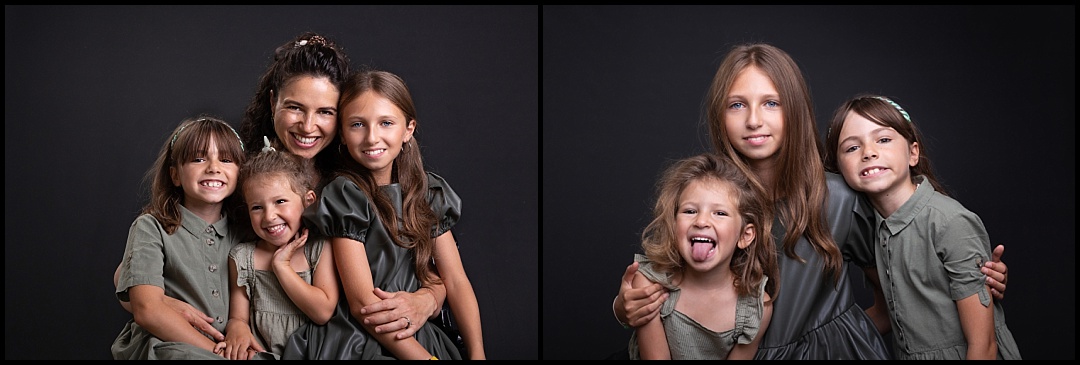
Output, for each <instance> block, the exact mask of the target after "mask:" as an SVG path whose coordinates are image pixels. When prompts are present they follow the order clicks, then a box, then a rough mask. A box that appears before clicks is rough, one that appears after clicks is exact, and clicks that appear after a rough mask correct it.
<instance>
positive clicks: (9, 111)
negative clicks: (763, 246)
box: [4, 6, 540, 359]
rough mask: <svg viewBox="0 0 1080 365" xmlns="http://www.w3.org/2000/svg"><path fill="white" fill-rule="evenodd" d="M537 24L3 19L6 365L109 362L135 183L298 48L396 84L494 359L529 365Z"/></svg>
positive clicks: (335, 11) (377, 17)
mask: <svg viewBox="0 0 1080 365" xmlns="http://www.w3.org/2000/svg"><path fill="white" fill-rule="evenodd" d="M538 9H539V7H538V6H522V7H509V6H500V7H467V6H449V7H375V6H372V7H361V6H353V7H339V6H252V7H242V6H212V7H211V6H139V7H127V6H88V7H36V6H5V7H4V28H5V32H4V38H5V47H4V51H5V70H4V74H5V117H6V120H5V126H4V131H5V142H6V146H5V147H6V148H5V152H6V154H5V159H4V161H5V169H4V171H5V174H6V175H5V227H6V229H5V236H4V237H5V244H6V245H5V246H6V247H5V251H4V253H5V260H4V261H5V264H6V265H5V287H4V294H5V305H6V306H5V327H6V331H5V355H4V357H5V359H110V358H111V356H110V355H109V345H110V344H111V343H112V341H113V339H114V338H115V337H116V335H117V334H118V333H119V332H120V329H121V327H122V326H123V324H124V322H125V321H126V320H127V319H128V318H130V315H129V314H127V312H125V311H123V309H122V308H121V307H120V306H119V305H118V304H117V301H116V299H115V296H114V295H113V294H112V292H113V288H112V274H113V270H114V269H115V268H116V265H117V264H118V263H119V262H120V258H121V255H122V254H123V250H124V242H125V239H126V237H127V230H128V227H129V226H130V225H131V222H132V221H133V219H134V218H135V216H136V215H137V212H138V210H139V208H140V207H141V205H142V204H143V203H145V202H146V196H145V194H144V192H145V189H144V185H142V184H141V178H142V176H143V173H144V172H145V171H146V170H147V169H148V168H149V167H150V165H151V163H152V162H153V159H154V158H155V156H156V153H157V152H158V149H159V148H160V146H161V145H162V143H164V142H165V141H166V139H167V138H168V137H167V134H168V133H170V131H172V130H173V128H174V127H175V126H176V125H177V124H178V123H179V122H180V121H181V120H182V119H183V118H185V117H189V116H193V115H195V114H198V113H202V112H208V113H212V114H216V115H219V116H221V117H224V118H225V119H226V120H227V121H228V122H229V123H230V124H232V125H233V126H234V127H236V126H239V123H240V117H241V115H242V113H243V110H244V108H245V107H246V106H247V104H248V101H249V100H250V98H251V96H252V95H253V93H254V91H255V86H256V83H257V81H258V77H259V76H260V75H261V73H262V71H263V70H264V69H265V66H266V64H267V62H268V61H269V59H270V56H271V53H272V51H273V49H274V48H275V47H276V46H278V45H279V44H281V43H283V42H285V41H287V40H289V39H292V38H293V37H294V36H296V35H298V34H299V33H301V32H303V31H308V30H311V31H316V32H319V33H323V34H325V35H328V36H330V37H332V38H333V39H334V40H336V41H337V42H338V43H339V44H341V45H342V46H344V47H345V52H346V53H347V54H348V55H349V56H350V58H351V60H352V62H353V65H354V66H358V65H361V64H370V65H374V66H377V67H380V68H383V69H386V70H389V71H393V72H395V73H397V74H399V75H401V76H402V77H403V78H404V79H405V81H406V82H407V83H408V84H409V86H410V88H411V89H412V92H413V96H414V99H415V101H416V103H417V109H418V113H419V121H420V125H419V129H418V134H417V139H418V141H420V144H421V148H423V150H424V157H425V162H426V163H427V165H428V168H429V170H431V171H433V172H436V173H439V174H440V175H442V176H443V177H445V178H446V179H447V181H449V182H450V184H451V186H452V187H453V188H454V189H455V190H456V191H457V192H458V194H459V195H460V196H461V197H462V199H463V200H464V206H463V215H462V220H461V221H460V222H459V224H458V225H457V226H456V227H455V228H454V234H455V237H456V238H457V240H458V243H459V244H460V247H461V256H462V261H463V262H464V264H465V267H466V269H467V270H468V272H469V275H470V278H471V279H472V282H473V286H474V289H475V290H476V294H477V297H478V299H479V303H480V308H481V316H482V318H483V325H484V339H485V345H486V349H487V355H488V356H489V358H492V359H537V358H539V355H538V348H539V346H538V343H539V340H538V339H537V335H538V333H539V330H537V328H538V326H539V323H538V322H539V321H538V319H539V310H538V309H537V304H538V303H539V290H538V289H537V286H536V283H537V282H539V280H540V279H539V277H538V274H539V268H538V266H537V262H538V255H537V253H538V249H537V247H538V244H539V242H538V237H539V232H538V231H537V225H538V222H539V218H538V217H537V215H538V213H539V208H538V206H539V205H538V204H539V202H538V201H537V200H538V199H537V196H538V195H539V190H538V187H537V185H538V181H539V176H538V175H539V167H538V165H537V163H538V161H539V155H538V150H539V145H538V138H537V136H536V134H537V125H538V121H537V116H538V114H539V113H538V110H539V108H538V101H539V98H538V96H537V90H539V84H538V82H537V81H538V74H539V67H538V61H539V55H538V50H539V46H538V40H539V34H538V30H539V25H538V19H539V11H538Z"/></svg>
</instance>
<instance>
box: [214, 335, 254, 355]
mask: <svg viewBox="0 0 1080 365" xmlns="http://www.w3.org/2000/svg"><path fill="white" fill-rule="evenodd" d="M256 346H259V343H258V342H255V339H254V338H253V337H248V336H236V337H230V338H229V339H227V340H225V341H221V342H218V343H217V345H215V346H214V353H215V354H218V355H221V356H222V357H224V358H226V359H229V360H251V358H252V357H255V354H256V353H258V350H256V349H255V347H256ZM260 348H261V347H260Z"/></svg>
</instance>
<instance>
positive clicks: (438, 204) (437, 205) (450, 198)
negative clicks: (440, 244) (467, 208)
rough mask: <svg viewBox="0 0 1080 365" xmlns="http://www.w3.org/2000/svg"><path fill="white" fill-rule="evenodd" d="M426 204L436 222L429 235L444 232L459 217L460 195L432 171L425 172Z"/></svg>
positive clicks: (432, 235)
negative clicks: (433, 213) (426, 185)
mask: <svg viewBox="0 0 1080 365" xmlns="http://www.w3.org/2000/svg"><path fill="white" fill-rule="evenodd" d="M427 180H428V181H427V183H428V194H427V199H428V205H430V206H431V211H432V212H435V218H436V219H437V220H438V223H437V225H436V226H435V227H433V228H432V232H431V237H438V236H439V235H441V234H443V233H446V232H447V231H449V230H450V229H451V228H453V227H454V225H455V224H457V221H458V219H460V218H461V197H458V195H457V193H455V192H454V190H453V189H451V188H450V184H448V183H447V182H446V179H443V178H442V176H439V175H437V174H435V173H433V172H428V173H427Z"/></svg>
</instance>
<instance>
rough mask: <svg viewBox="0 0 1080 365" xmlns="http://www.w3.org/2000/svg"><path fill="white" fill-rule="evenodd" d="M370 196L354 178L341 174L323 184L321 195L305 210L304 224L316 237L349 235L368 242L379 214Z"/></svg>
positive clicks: (347, 236)
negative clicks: (372, 226) (371, 227)
mask: <svg viewBox="0 0 1080 365" xmlns="http://www.w3.org/2000/svg"><path fill="white" fill-rule="evenodd" d="M369 202H370V199H369V198H368V196H367V194H365V193H364V191H363V190H360V187H359V186H357V185H356V184H355V183H353V182H352V180H349V178H347V177H344V176H339V177H337V178H335V179H334V180H333V181H331V182H330V183H329V184H327V185H326V187H323V189H322V193H321V194H319V198H318V199H316V200H315V203H314V204H311V205H309V206H308V207H307V209H305V210H304V216H303V218H304V219H303V220H304V225H305V226H307V227H308V229H310V230H311V231H312V233H313V234H312V235H313V236H316V237H317V236H322V237H346V238H350V239H354V240H357V241H360V242H366V240H365V238H366V237H367V231H368V227H369V226H370V225H371V220H372V219H375V217H376V214H375V211H374V210H373V208H372V206H371V204H370V203H369Z"/></svg>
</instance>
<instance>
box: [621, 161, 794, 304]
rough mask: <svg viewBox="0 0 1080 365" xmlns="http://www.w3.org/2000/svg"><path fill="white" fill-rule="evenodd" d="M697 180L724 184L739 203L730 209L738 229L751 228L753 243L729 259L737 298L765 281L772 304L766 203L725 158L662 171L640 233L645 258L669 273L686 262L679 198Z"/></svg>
mask: <svg viewBox="0 0 1080 365" xmlns="http://www.w3.org/2000/svg"><path fill="white" fill-rule="evenodd" d="M700 180H709V181H717V182H721V183H727V184H728V185H729V186H730V187H732V189H733V192H734V194H733V195H734V196H735V197H736V198H737V199H738V200H737V201H736V205H735V206H736V210H737V212H738V214H739V216H740V217H741V219H742V224H743V226H742V227H745V226H746V225H747V224H753V225H754V241H752V242H751V243H750V245H749V246H747V247H746V249H739V248H736V249H735V253H734V254H733V255H732V256H731V270H732V272H733V273H734V274H735V275H734V277H735V288H736V291H737V292H738V293H739V294H741V295H747V294H749V295H755V296H756V295H757V293H758V292H759V291H760V290H761V283H762V280H763V279H764V277H765V276H768V277H769V278H770V280H769V281H768V283H767V284H766V285H765V292H766V293H768V294H769V295H770V296H771V297H772V299H773V300H775V299H776V296H777V292H778V289H779V285H780V277H779V267H778V266H777V263H776V246H775V245H774V244H773V237H772V233H771V232H772V216H771V212H770V209H769V204H768V203H767V202H766V199H765V197H764V195H763V194H762V193H763V191H761V189H760V185H758V184H755V183H754V182H753V178H752V177H750V172H749V170H745V169H743V168H741V167H739V166H738V165H736V164H735V163H733V161H731V159H729V158H728V157H727V156H724V155H717V154H712V153H706V154H701V155H697V156H692V157H689V158H686V159H682V160H679V161H676V162H675V163H674V164H672V165H671V166H670V167H668V168H667V170H665V171H664V174H663V176H662V177H661V178H660V181H659V182H658V183H657V184H656V194H657V198H656V205H655V206H654V207H653V220H652V222H650V223H649V225H648V226H646V227H645V230H644V232H642V234H641V248H642V250H643V251H645V256H647V257H648V258H649V260H650V261H652V262H653V264H654V265H656V268H657V270H658V271H660V272H666V273H674V272H678V271H681V270H684V269H685V267H686V260H685V259H683V257H682V255H680V254H679V248H678V243H677V242H676V234H677V232H676V222H675V216H676V214H678V213H679V210H678V209H679V196H681V195H682V193H683V190H685V189H686V187H687V186H689V185H690V183H691V182H693V181H700ZM739 232H742V230H741V229H740V230H739Z"/></svg>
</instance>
